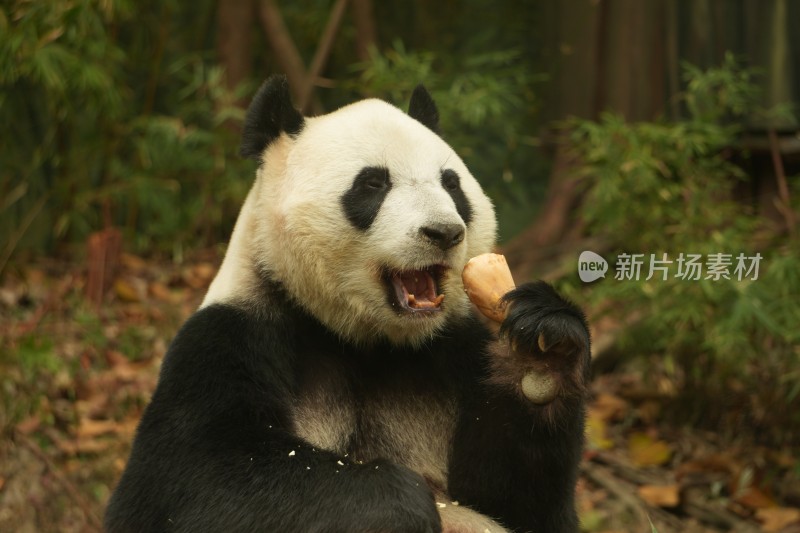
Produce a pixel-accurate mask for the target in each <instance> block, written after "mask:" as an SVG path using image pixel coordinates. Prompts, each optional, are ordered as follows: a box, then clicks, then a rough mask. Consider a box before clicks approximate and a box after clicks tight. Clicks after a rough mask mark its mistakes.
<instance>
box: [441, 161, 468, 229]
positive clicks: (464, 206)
mask: <svg viewBox="0 0 800 533" xmlns="http://www.w3.org/2000/svg"><path fill="white" fill-rule="evenodd" d="M442 187H443V188H444V190H445V191H447V194H449V195H450V198H452V199H453V203H455V204H456V211H458V214H459V216H460V217H461V220H463V221H464V224H469V223H470V221H471V220H472V206H471V205H470V204H469V200H467V196H466V195H465V194H464V191H463V190H462V189H461V177H460V176H459V175H458V173H456V171H455V170H452V169H449V168H448V169H446V170H442Z"/></svg>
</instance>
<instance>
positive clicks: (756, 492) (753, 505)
mask: <svg viewBox="0 0 800 533" xmlns="http://www.w3.org/2000/svg"><path fill="white" fill-rule="evenodd" d="M733 499H734V501H736V503H738V504H739V505H744V506H745V507H747V508H749V509H767V508H769V507H776V505H777V504H776V503H775V500H773V499H772V498H771V497H770V496H769V495H768V494H766V493H765V492H764V491H763V490H761V489H759V488H758V487H747V488H745V489H743V490H742V491H740V492H739V493H738V494H736V495H735V496H734V498H733Z"/></svg>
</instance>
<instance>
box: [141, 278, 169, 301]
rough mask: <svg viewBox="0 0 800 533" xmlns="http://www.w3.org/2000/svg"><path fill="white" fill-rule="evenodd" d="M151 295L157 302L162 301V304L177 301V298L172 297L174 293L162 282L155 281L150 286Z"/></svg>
mask: <svg viewBox="0 0 800 533" xmlns="http://www.w3.org/2000/svg"><path fill="white" fill-rule="evenodd" d="M148 289H149V291H150V294H152V295H153V297H155V298H156V299H157V300H161V301H162V302H167V303H171V302H174V301H175V297H174V296H173V295H172V292H171V291H170V290H169V287H167V286H166V285H164V284H163V283H161V282H158V281H154V282H152V283H151V284H150V287H149V288H148Z"/></svg>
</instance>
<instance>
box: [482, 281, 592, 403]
mask: <svg viewBox="0 0 800 533" xmlns="http://www.w3.org/2000/svg"><path fill="white" fill-rule="evenodd" d="M504 300H505V301H506V304H507V307H508V314H507V316H506V319H505V321H504V322H503V324H502V326H501V329H500V347H499V349H500V351H501V353H500V354H499V355H500V357H496V358H495V361H496V363H495V367H496V372H495V374H496V375H499V376H500V379H501V380H502V381H505V382H506V383H507V384H513V386H514V387H515V388H516V389H517V390H518V391H519V392H520V393H521V394H522V396H523V397H525V398H526V399H527V400H529V401H530V402H532V403H534V404H538V405H546V404H550V403H551V402H553V401H554V400H555V399H556V398H558V397H567V396H573V395H576V394H577V395H583V394H584V392H585V387H586V380H587V373H588V366H589V343H590V340H589V330H588V327H587V324H586V319H585V318H584V315H583V313H582V312H581V310H580V309H578V308H577V307H576V306H575V305H573V304H571V303H570V302H568V301H566V300H564V299H563V298H562V297H561V296H559V295H558V293H557V292H556V291H555V290H554V289H553V288H552V287H551V286H550V285H548V284H547V283H545V282H542V281H539V282H534V283H527V284H524V285H520V286H519V287H517V288H516V289H514V290H512V291H511V292H509V293H508V294H506V295H505V297H504Z"/></svg>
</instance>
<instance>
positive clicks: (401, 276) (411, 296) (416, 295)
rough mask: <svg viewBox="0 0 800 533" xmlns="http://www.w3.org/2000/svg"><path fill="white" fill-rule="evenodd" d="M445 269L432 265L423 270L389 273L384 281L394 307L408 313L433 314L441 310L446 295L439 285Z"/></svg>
mask: <svg viewBox="0 0 800 533" xmlns="http://www.w3.org/2000/svg"><path fill="white" fill-rule="evenodd" d="M444 271H445V267H443V266H441V265H432V266H429V267H426V268H424V269H422V270H403V271H399V272H398V271H394V272H387V273H386V275H385V276H384V280H385V282H386V283H387V285H388V288H389V298H390V302H391V304H392V306H393V307H399V308H400V310H401V311H404V312H407V313H409V312H410V313H433V312H437V311H439V310H440V309H441V306H442V301H443V300H444V294H439V285H440V283H441V280H442V277H443V275H444Z"/></svg>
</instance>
